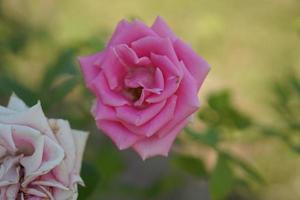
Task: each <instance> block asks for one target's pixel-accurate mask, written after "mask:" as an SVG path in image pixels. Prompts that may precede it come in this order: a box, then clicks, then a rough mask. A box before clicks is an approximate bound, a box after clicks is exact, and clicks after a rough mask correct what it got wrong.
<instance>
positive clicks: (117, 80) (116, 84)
mask: <svg viewBox="0 0 300 200" xmlns="http://www.w3.org/2000/svg"><path fill="white" fill-rule="evenodd" d="M102 69H103V74H104V75H105V78H106V80H107V83H108V86H109V88H110V89H111V90H115V89H118V88H120V87H122V86H123V78H124V76H125V74H126V66H124V64H123V63H122V60H121V59H120V58H119V57H118V54H117V53H116V50H115V49H114V48H109V49H108V50H107V54H106V56H105V59H104V60H103V63H102ZM98 84H100V83H98Z"/></svg>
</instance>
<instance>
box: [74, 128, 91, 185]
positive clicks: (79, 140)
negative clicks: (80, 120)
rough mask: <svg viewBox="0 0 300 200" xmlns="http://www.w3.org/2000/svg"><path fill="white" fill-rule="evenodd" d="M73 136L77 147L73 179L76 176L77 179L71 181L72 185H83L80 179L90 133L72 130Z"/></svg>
mask: <svg viewBox="0 0 300 200" xmlns="http://www.w3.org/2000/svg"><path fill="white" fill-rule="evenodd" d="M72 134H73V137H74V141H75V145H76V162H75V165H74V169H73V173H72V177H74V176H76V177H77V179H73V178H72V179H71V184H72V183H73V184H74V183H75V181H76V183H77V182H79V183H80V184H83V181H82V179H81V178H80V170H81V164H82V158H83V153H84V149H85V146H86V142H87V139H88V136H89V133H88V132H85V131H79V130H72Z"/></svg>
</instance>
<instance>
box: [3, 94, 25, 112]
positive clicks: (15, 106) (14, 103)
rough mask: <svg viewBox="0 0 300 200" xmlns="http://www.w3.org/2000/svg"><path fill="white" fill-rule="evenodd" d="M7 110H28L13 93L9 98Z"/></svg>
mask: <svg viewBox="0 0 300 200" xmlns="http://www.w3.org/2000/svg"><path fill="white" fill-rule="evenodd" d="M7 108H9V109H12V110H15V111H25V110H28V107H27V105H26V104H25V103H24V101H22V100H21V99H20V98H19V97H17V96H16V95H15V94H14V93H13V94H12V95H11V96H10V99H9V102H8V106H7Z"/></svg>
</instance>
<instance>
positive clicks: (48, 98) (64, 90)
mask: <svg viewBox="0 0 300 200" xmlns="http://www.w3.org/2000/svg"><path fill="white" fill-rule="evenodd" d="M77 84H78V80H77V79H76V78H69V79H67V80H65V81H64V82H62V83H61V84H59V85H57V86H56V87H55V88H53V89H50V91H47V90H46V91H45V94H44V97H43V98H44V100H45V102H47V104H46V105H45V108H50V107H51V106H52V105H54V104H57V103H60V102H61V101H62V100H63V99H64V97H65V96H67V95H68V94H69V93H70V92H71V91H72V90H73V89H74V88H75V86H76V85H77ZM49 94H51V95H49Z"/></svg>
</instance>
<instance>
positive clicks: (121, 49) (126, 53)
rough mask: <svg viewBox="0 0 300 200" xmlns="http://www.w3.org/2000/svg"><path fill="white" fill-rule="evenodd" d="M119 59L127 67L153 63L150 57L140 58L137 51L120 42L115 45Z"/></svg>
mask: <svg viewBox="0 0 300 200" xmlns="http://www.w3.org/2000/svg"><path fill="white" fill-rule="evenodd" d="M114 52H115V54H116V56H117V59H118V60H119V62H120V63H121V64H123V65H124V66H125V67H126V68H129V67H133V66H135V65H137V66H147V65H150V64H151V61H150V59H149V58H148V57H141V58H139V57H138V56H137V55H136V53H135V52H134V51H133V50H132V49H131V48H130V47H129V46H128V45H126V44H120V45H117V46H116V47H114Z"/></svg>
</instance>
